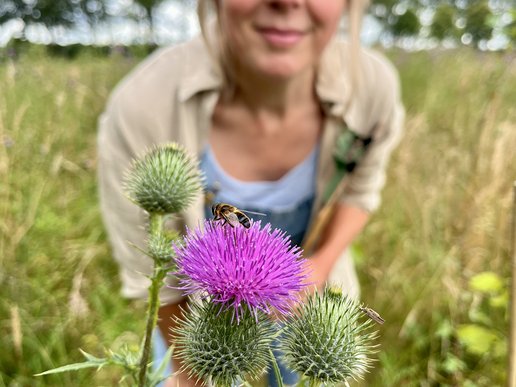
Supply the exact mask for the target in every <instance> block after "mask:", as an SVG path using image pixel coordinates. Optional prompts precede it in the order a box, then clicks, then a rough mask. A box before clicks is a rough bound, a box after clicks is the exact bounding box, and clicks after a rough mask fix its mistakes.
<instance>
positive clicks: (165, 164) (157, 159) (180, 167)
mask: <svg viewBox="0 0 516 387" xmlns="http://www.w3.org/2000/svg"><path fill="white" fill-rule="evenodd" d="M201 189H202V177H201V173H200V171H199V169H198V167H197V163H196V162H194V161H193V160H191V159H190V158H189V157H188V155H187V153H186V151H185V149H184V148H182V147H181V146H179V145H177V144H167V145H162V146H158V147H155V148H153V149H151V150H150V151H149V152H148V153H147V154H146V155H145V156H143V157H142V158H140V159H137V160H135V161H134V162H133V165H132V168H131V170H130V171H129V172H128V173H127V175H126V178H125V190H126V192H127V195H128V196H129V199H131V200H132V201H133V202H134V203H136V204H137V205H138V206H140V207H141V208H143V209H144V210H145V211H147V212H148V213H150V214H154V213H155V214H170V213H177V212H179V211H181V210H184V209H185V208H186V207H188V205H190V204H191V203H192V201H193V199H194V198H195V196H196V195H197V194H198V193H199V192H200V191H201Z"/></svg>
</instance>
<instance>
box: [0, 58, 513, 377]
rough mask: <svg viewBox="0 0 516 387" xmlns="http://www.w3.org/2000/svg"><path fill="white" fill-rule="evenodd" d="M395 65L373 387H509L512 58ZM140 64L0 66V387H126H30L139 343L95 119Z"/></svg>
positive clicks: (372, 285)
mask: <svg viewBox="0 0 516 387" xmlns="http://www.w3.org/2000/svg"><path fill="white" fill-rule="evenodd" d="M388 55H389V56H390V58H391V59H392V61H393V62H394V63H395V65H396V66H397V67H398V69H399V71H400V74H401V79H402V87H403V98H404V102H405V106H406V109H407V119H406V134H405V136H404V138H403V140H402V142H401V144H400V146H399V147H398V149H397V150H396V152H395V154H394V156H393V158H392V161H391V164H390V166H389V174H388V175H389V176H388V183H387V186H386V188H385V189H384V193H383V198H384V200H383V204H382V207H381V209H380V210H379V211H378V212H376V213H375V214H374V216H373V217H372V219H371V221H370V223H369V225H368V226H367V229H366V231H365V232H364V233H363V235H362V236H361V237H360V238H359V240H358V241H357V242H356V244H355V245H354V252H355V256H356V260H357V268H358V272H359V276H360V279H361V282H362V296H363V301H364V302H365V303H367V304H368V305H369V306H371V307H372V308H373V309H375V310H377V311H378V312H379V313H380V314H381V315H382V316H383V317H384V318H385V320H386V322H385V324H384V325H382V326H378V329H379V331H380V339H379V344H380V347H379V352H378V354H377V355H375V356H376V358H377V362H376V363H375V368H374V369H373V370H372V371H371V373H370V374H369V375H368V376H367V380H366V381H365V382H363V383H362V385H367V386H437V385H439V386H500V385H503V384H504V383H505V378H506V372H507V366H508V364H507V363H508V360H507V340H508V327H509V320H508V310H507V305H508V286H509V276H510V268H511V265H510V221H511V211H512V184H513V181H514V180H515V179H516V105H515V101H516V66H515V62H516V59H515V58H516V57H515V56H514V54H512V56H511V54H508V53H505V54H500V53H480V52H476V51H469V50H466V49H464V50H456V51H443V52H437V51H434V52H419V53H406V52H401V51H392V52H389V53H388ZM138 60H139V59H134V58H132V59H131V58H125V57H122V56H117V55H114V56H111V57H108V58H106V57H100V56H94V55H93V54H82V55H79V56H78V57H76V58H74V59H72V60H66V59H63V58H56V57H49V56H48V55H46V54H44V53H42V52H40V53H38V52H37V50H35V52H29V53H26V54H25V55H21V56H20V58H19V59H17V60H11V59H5V58H4V59H2V61H1V62H0V140H1V143H0V343H1V348H2V351H1V352H0V387H1V386H112V385H118V379H119V377H120V374H119V373H118V372H117V371H116V370H113V369H103V370H101V371H99V372H95V371H91V370H83V371H79V372H74V373H67V374H60V375H52V376H46V377H34V376H33V375H34V374H36V373H38V372H42V371H44V370H47V369H50V368H54V367H57V366H61V365H64V364H67V363H71V362H77V361H82V356H81V354H80V353H79V350H78V349H79V348H81V349H83V350H85V351H87V352H89V353H92V354H94V355H97V356H102V355H103V353H104V350H105V349H109V348H112V349H116V348H118V347H120V346H121V345H122V343H130V344H131V343H132V344H134V345H136V344H137V343H138V342H139V340H140V332H141V331H142V328H143V325H144V324H143V320H144V313H145V304H144V303H143V302H141V301H137V302H135V301H128V300H124V299H122V298H121V297H120V296H119V294H118V289H119V279H118V277H117V267H116V264H115V262H114V261H113V260H112V258H111V256H110V250H109V245H108V243H107V240H106V234H105V232H104V230H103V227H102V222H101V218H100V213H99V206H98V200H97V185H96V166H97V163H96V150H95V148H96V121H97V117H98V116H99V114H100V113H101V112H102V109H103V107H104V105H105V102H106V99H107V97H108V95H109V93H110V91H111V90H112V88H113V87H114V86H115V84H116V83H117V82H118V81H119V80H120V79H121V78H122V77H123V76H124V75H125V74H126V73H127V72H128V71H130V69H131V68H133V67H134V66H135V65H136V64H137V62H138ZM486 272H488V273H487V274H485V273H486ZM481 273H484V274H481ZM479 274H480V275H479Z"/></svg>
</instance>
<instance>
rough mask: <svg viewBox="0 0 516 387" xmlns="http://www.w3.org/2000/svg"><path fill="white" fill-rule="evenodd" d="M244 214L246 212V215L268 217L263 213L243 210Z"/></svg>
mask: <svg viewBox="0 0 516 387" xmlns="http://www.w3.org/2000/svg"><path fill="white" fill-rule="evenodd" d="M242 211H243V212H245V213H246V214H253V215H260V216H267V214H264V213H263V212H254V211H247V210H242Z"/></svg>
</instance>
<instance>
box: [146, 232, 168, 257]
mask: <svg viewBox="0 0 516 387" xmlns="http://www.w3.org/2000/svg"><path fill="white" fill-rule="evenodd" d="M173 240H174V238H173V237H171V236H169V235H167V234H166V233H164V232H158V233H155V234H150V235H149V239H148V241H147V247H148V251H149V255H150V257H151V258H152V259H154V260H155V261H159V262H166V263H169V262H170V263H171V262H172V257H173V254H174V250H173V249H172V241H173Z"/></svg>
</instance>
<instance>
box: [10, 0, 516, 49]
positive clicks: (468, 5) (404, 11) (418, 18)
mask: <svg viewBox="0 0 516 387" xmlns="http://www.w3.org/2000/svg"><path fill="white" fill-rule="evenodd" d="M164 1H171V2H175V3H177V5H180V6H183V7H194V3H195V1H194V0H129V1H124V2H121V5H120V4H119V6H118V7H117V6H114V4H116V1H115V0H2V2H1V4H0V27H1V26H2V25H5V24H6V23H8V22H10V21H12V20H19V21H22V22H23V30H22V32H21V34H22V36H21V38H22V39H23V31H25V30H26V29H27V28H28V27H30V26H33V25H38V26H44V27H45V28H46V29H47V30H48V32H49V33H50V34H52V32H53V31H58V30H61V31H62V29H63V28H64V29H71V28H74V27H75V26H77V25H78V24H81V25H83V26H84V25H87V26H88V27H89V28H90V29H91V31H95V30H96V28H97V27H98V26H99V25H101V24H104V25H109V23H110V22H111V21H112V20H114V19H115V18H118V19H120V18H125V19H132V20H134V21H137V22H138V23H141V24H143V25H145V26H146V29H145V30H146V31H147V33H146V34H147V35H146V36H143V37H142V39H143V41H145V42H147V43H153V42H154V40H153V39H154V37H155V33H154V28H155V20H156V17H157V16H158V15H157V13H158V12H159V6H160V5H161V4H162V3H164ZM202 1H207V0H202ZM369 13H370V14H371V15H373V16H374V17H375V18H376V19H377V20H378V22H379V23H380V25H381V27H382V36H383V37H384V38H387V39H390V40H391V41H393V42H396V41H399V40H401V39H405V38H415V37H422V38H430V39H434V40H436V41H439V42H443V41H447V42H451V43H458V44H467V45H471V46H476V47H479V46H481V45H482V43H484V44H485V42H487V41H488V40H489V39H491V38H492V37H493V35H494V34H498V35H502V36H503V37H504V38H505V39H506V40H507V41H508V42H510V43H509V44H510V45H511V46H513V47H514V44H515V43H516V5H515V2H514V0H440V1H435V0H373V1H372V4H371V6H370V8H369Z"/></svg>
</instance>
